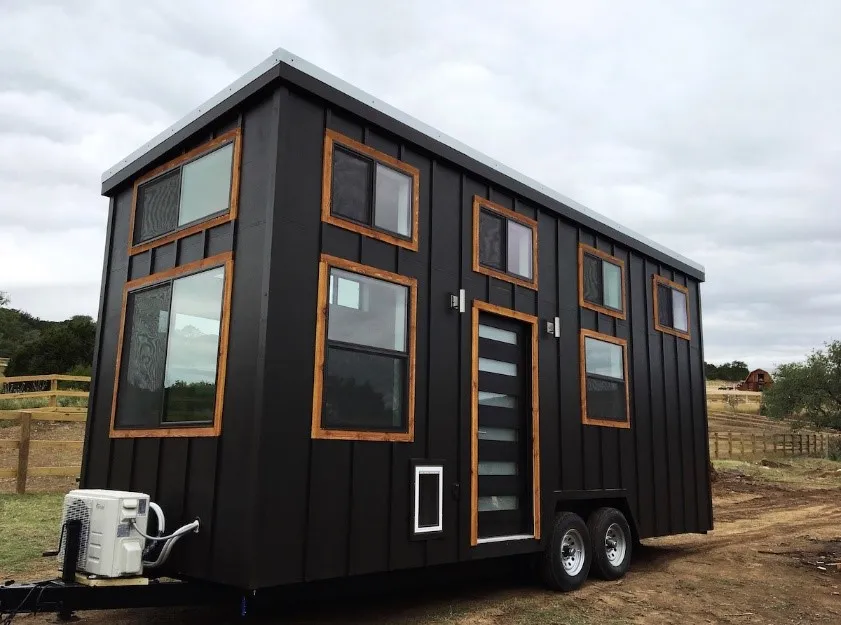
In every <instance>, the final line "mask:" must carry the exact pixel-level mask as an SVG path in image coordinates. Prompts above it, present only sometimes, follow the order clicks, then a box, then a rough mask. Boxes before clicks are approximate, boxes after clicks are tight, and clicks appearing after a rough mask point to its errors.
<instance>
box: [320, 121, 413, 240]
mask: <svg viewBox="0 0 841 625" xmlns="http://www.w3.org/2000/svg"><path fill="white" fill-rule="evenodd" d="M323 175H324V180H323V189H324V192H323V197H322V207H321V218H322V221H325V222H327V223H331V224H333V225H335V226H339V227H340V228H345V229H347V230H352V231H354V232H357V233H359V234H363V235H365V236H369V237H372V238H375V239H379V240H380V241H384V242H386V243H391V244H393V245H398V246H400V247H405V248H408V249H411V250H414V251H417V249H418V235H417V227H418V197H419V189H420V172H419V171H418V169H417V168H415V167H412V166H411V165H409V164H407V163H404V162H402V161H399V160H397V159H396V158H393V157H391V156H389V155H388V154H384V153H382V152H379V151H378V150H375V149H373V148H371V147H369V146H367V145H364V144H362V143H359V142H357V141H354V140H353V139H349V138H348V137H345V136H344V135H341V134H339V133H337V132H335V131H333V130H328V131H327V134H326V135H325V139H324V173H323Z"/></svg>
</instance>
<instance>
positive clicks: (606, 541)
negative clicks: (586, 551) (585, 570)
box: [587, 508, 634, 579]
mask: <svg viewBox="0 0 841 625" xmlns="http://www.w3.org/2000/svg"><path fill="white" fill-rule="evenodd" d="M587 528H588V529H589V530H590V538H591V540H592V541H593V542H592V549H591V551H592V552H593V572H594V573H595V574H596V575H598V576H599V577H601V578H602V579H619V578H620V577H622V576H624V575H625V573H627V572H628V567H629V566H631V551H632V546H633V543H634V539H633V535H632V534H631V527H630V526H629V525H628V521H627V519H625V515H624V514H622V513H621V512H620V511H619V510H617V509H616V508H599V509H598V510H596V511H595V512H593V513H592V514H591V515H590V518H589V519H587ZM608 533H609V534H608Z"/></svg>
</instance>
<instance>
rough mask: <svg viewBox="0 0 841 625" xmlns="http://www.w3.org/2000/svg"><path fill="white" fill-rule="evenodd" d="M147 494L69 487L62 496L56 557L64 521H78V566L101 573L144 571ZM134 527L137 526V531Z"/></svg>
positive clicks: (63, 539) (118, 574)
mask: <svg viewBox="0 0 841 625" xmlns="http://www.w3.org/2000/svg"><path fill="white" fill-rule="evenodd" d="M148 517H149V495H144V494H143V493H131V492H126V491H116V490H72V491H70V492H69V493H68V494H67V495H65V497H64V511H63V513H62V519H61V532H62V536H61V539H60V543H61V548H60V549H59V555H58V557H59V561H60V562H63V561H64V549H65V546H66V544H67V541H66V537H65V527H66V526H65V523H66V522H67V521H71V520H78V521H80V522H81V537H80V544H79V559H78V561H77V566H76V568H77V570H78V571H80V572H83V573H87V574H89V575H97V576H100V577H123V576H126V575H139V574H140V573H142V572H143V565H144V563H143V549H144V547H145V542H146V541H145V539H144V537H143V535H141V533H143V534H145V533H146V525H147V520H148ZM137 530H140V531H139V532H138V531H137Z"/></svg>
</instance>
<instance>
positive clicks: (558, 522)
mask: <svg viewBox="0 0 841 625" xmlns="http://www.w3.org/2000/svg"><path fill="white" fill-rule="evenodd" d="M591 545H592V542H591V540H590V532H589V531H588V530H587V524H586V523H585V522H584V520H583V519H582V518H581V517H580V516H578V515H577V514H575V513H573V512H559V513H558V514H557V516H556V517H555V522H554V524H553V525H552V535H551V536H550V537H549V543H548V544H547V545H546V549H545V550H544V552H543V558H542V561H541V567H540V569H541V574H542V577H543V582H544V583H545V584H546V585H547V586H548V587H549V588H550V589H552V590H560V591H562V592H568V591H570V590H575V589H576V588H578V587H579V586H581V584H583V583H584V580H585V579H587V575H588V574H589V572H590V563H591V561H592V559H593V549H592V546H591ZM576 547H578V549H576ZM576 553H577V556H576ZM565 562H566V566H565Z"/></svg>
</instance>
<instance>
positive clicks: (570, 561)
mask: <svg viewBox="0 0 841 625" xmlns="http://www.w3.org/2000/svg"><path fill="white" fill-rule="evenodd" d="M561 562H562V563H563V566H564V572H565V573H566V574H567V575H569V576H570V577H575V576H576V575H578V574H579V573H580V572H581V569H582V568H583V567H584V539H583V538H582V537H581V532H579V531H578V530H577V529H568V530H567V531H566V533H565V534H564V537H563V539H561Z"/></svg>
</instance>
